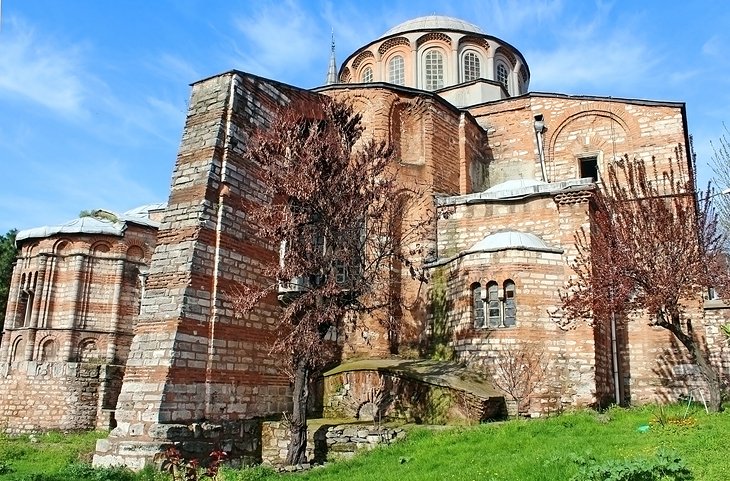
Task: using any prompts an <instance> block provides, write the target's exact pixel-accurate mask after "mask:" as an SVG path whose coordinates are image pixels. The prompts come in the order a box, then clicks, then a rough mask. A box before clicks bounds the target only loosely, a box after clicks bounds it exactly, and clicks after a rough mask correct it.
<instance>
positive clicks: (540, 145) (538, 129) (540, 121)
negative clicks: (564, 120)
mask: <svg viewBox="0 0 730 481" xmlns="http://www.w3.org/2000/svg"><path fill="white" fill-rule="evenodd" d="M534 127H535V141H536V142H537V155H538V156H539V157H540V170H541V171H542V181H543V182H550V180H548V176H547V169H546V167H545V147H544V139H543V134H544V133H545V131H546V130H547V127H546V126H545V119H544V117H543V116H542V114H537V115H535V123H534Z"/></svg>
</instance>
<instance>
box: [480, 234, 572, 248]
mask: <svg viewBox="0 0 730 481" xmlns="http://www.w3.org/2000/svg"><path fill="white" fill-rule="evenodd" d="M506 249H524V250H531V251H542V252H561V250H560V249H555V248H552V247H549V246H548V245H547V244H545V242H544V241H543V240H542V239H540V238H539V237H538V236H536V235H535V234H530V233H529V232H519V231H514V230H508V231H502V232H495V233H494V234H490V235H488V236H486V237H485V238H484V239H482V240H480V241H479V242H477V243H476V244H474V245H473V246H472V248H471V249H469V252H494V251H501V250H506Z"/></svg>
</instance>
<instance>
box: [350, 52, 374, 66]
mask: <svg viewBox="0 0 730 481" xmlns="http://www.w3.org/2000/svg"><path fill="white" fill-rule="evenodd" d="M374 58H375V54H373V52H371V51H370V50H365V51H364V52H360V53H359V54H358V56H357V57H355V59H354V60H353V61H352V68H353V69H357V68H358V67H359V66H360V64H361V63H362V62H363V61H365V60H367V59H374Z"/></svg>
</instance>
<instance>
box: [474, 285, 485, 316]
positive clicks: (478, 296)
mask: <svg viewBox="0 0 730 481" xmlns="http://www.w3.org/2000/svg"><path fill="white" fill-rule="evenodd" d="M471 303H472V309H473V311H474V327H484V299H482V285H481V284H479V283H478V282H475V283H474V284H472V285H471Z"/></svg>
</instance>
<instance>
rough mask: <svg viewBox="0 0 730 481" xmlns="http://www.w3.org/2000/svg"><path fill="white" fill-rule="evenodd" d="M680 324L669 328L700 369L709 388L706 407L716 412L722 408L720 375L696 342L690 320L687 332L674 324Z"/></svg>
mask: <svg viewBox="0 0 730 481" xmlns="http://www.w3.org/2000/svg"><path fill="white" fill-rule="evenodd" d="M678 325H680V324H679V323H674V325H673V326H671V327H670V328H669V330H670V331H671V332H672V334H674V337H676V338H677V339H678V340H679V342H681V343H682V345H684V347H686V348H687V350H688V351H689V354H690V357H691V360H692V362H693V363H695V364H696V365H697V369H699V371H700V375H701V376H702V379H704V381H705V382H706V383H707V389H708V390H709V394H710V399H707V400H706V401H707V409H708V410H710V411H712V412H718V411H720V410H721V409H722V398H721V395H722V392H721V385H720V377H719V376H718V375H717V371H715V369H714V368H713V367H712V363H711V362H710V358H709V354H707V353H706V352H705V351H704V350H702V348H701V346H700V345H699V344H698V343H697V340H696V339H695V337H694V332H693V330H692V321H689V320H688V321H687V333H685V332H683V331H682V330H681V329H678V328H676V327H675V326H678Z"/></svg>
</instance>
